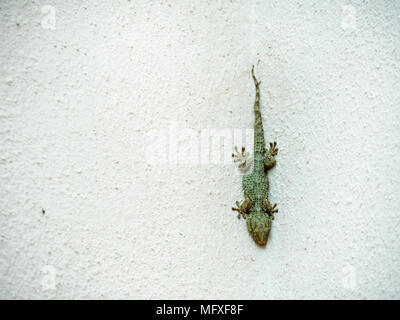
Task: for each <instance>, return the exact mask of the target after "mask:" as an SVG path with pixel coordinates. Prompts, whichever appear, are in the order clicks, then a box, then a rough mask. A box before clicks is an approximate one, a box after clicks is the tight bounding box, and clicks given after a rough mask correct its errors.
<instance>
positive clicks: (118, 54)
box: [0, 0, 400, 299]
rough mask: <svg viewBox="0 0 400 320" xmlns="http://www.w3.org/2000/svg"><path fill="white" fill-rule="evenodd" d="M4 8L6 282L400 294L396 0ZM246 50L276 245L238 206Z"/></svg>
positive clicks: (146, 290)
mask: <svg viewBox="0 0 400 320" xmlns="http://www.w3.org/2000/svg"><path fill="white" fill-rule="evenodd" d="M346 5H351V6H352V7H344V8H343V6H346ZM351 8H353V9H354V10H352V9H351ZM0 13H1V20H0V31H1V33H0V34H1V47H0V56H1V73H0V88H1V91H0V93H1V96H0V101H1V114H0V131H1V132H0V142H1V153H0V177H1V189H0V191H1V193H0V194H1V207H0V210H1V212H0V214H1V215H0V219H1V220H0V223H1V226H0V297H1V298H3V299H4V298H61V299H65V298H74V299H79V298H124V299H126V298H178V299H179V298H238V299H239V298H267V299H270V298H299V299H305V298H328V299H335V298H345V299H346V298H357V299H363V298H367V299H373V298H400V261H399V253H400V244H399V226H400V216H399V214H400V197H399V191H400V187H399V183H400V172H399V166H400V130H399V129H400V90H399V83H400V73H399V65H400V64H399V60H400V49H399V44H400V40H399V37H400V21H399V16H400V2H399V1H396V0H393V1H361V0H359V1H351V2H350V1H344V0H342V1H317V0H315V1H277V0H276V1H244V0H243V1H221V2H218V3H217V2H215V1H210V2H206V1H154V2H153V3H150V1H133V0H132V1H126V0H124V1H123V0H121V1H88V2H85V1H50V0H49V1H36V0H34V1H2V2H1V4H0ZM53 13H54V15H53ZM352 17H353V18H352ZM53 18H54V19H53ZM253 63H255V64H256V74H257V76H258V77H259V79H260V80H262V85H261V94H262V97H261V99H262V113H263V117H264V126H265V134H266V139H267V140H277V141H278V145H279V150H280V153H279V156H278V165H277V167H276V168H275V169H274V170H273V171H272V172H271V174H270V184H271V191H270V198H271V200H272V201H273V202H277V203H278V206H279V213H278V214H277V216H276V219H275V224H274V226H273V230H272V234H271V236H270V240H269V243H268V245H267V248H265V249H262V248H259V247H257V246H256V245H255V244H254V242H253V240H252V239H251V238H250V236H249V234H248V232H247V230H246V226H245V223H244V221H242V220H237V219H236V214H234V213H232V211H231V206H232V205H234V203H235V201H236V200H241V199H242V197H243V195H242V191H241V185H240V180H241V177H240V175H239V174H238V172H237V170H236V169H235V166H234V165H233V164H232V163H231V161H230V160H229V154H230V152H231V151H232V145H233V143H232V141H231V140H230V139H229V136H230V135H232V134H233V132H242V131H245V129H251V128H252V125H253V113H252V104H253V99H254V87H253V84H252V81H251V78H250V67H251V64H253ZM208 129H211V132H213V133H212V134H213V135H214V136H218V135H219V134H220V135H226V136H227V138H226V139H225V140H224V143H225V144H224V145H225V147H226V148H225V151H226V152H225V155H227V158H228V160H229V161H226V160H224V161H223V160H222V159H221V158H220V154H219V153H218V152H220V151H221V150H223V149H224V148H223V147H222V146H218V145H216V143H215V142H213V145H214V149H215V151H212V154H213V156H215V155H216V154H217V156H216V158H214V160H213V161H211V160H209V159H208V158H207V156H208V149H206V148H204V147H203V146H202V145H201V144H200V142H199V141H200V136H201V135H202V134H204V133H207V130H208ZM241 129H243V130H241ZM213 130H214V131H213ZM235 130H236V131H235ZM185 136H186V139H185ZM235 139H236V138H235ZM236 144H239V146H240V144H241V143H236ZM247 145H248V146H249V147H250V144H249V143H247ZM175 149H176V150H178V152H177V153H176V151H175ZM185 154H186V155H185ZM175 155H177V156H175ZM196 155H197V156H198V157H196ZM188 159H191V160H190V161H189V160H188ZM199 159H201V161H200V160H199ZM224 159H225V158H224ZM155 160H159V162H158V163H157V161H155ZM42 208H43V209H44V210H45V213H44V214H43V213H42Z"/></svg>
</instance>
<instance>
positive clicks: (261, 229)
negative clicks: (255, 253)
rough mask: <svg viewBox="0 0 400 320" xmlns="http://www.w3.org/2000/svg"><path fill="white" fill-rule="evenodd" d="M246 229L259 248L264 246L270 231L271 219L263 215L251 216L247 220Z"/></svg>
mask: <svg viewBox="0 0 400 320" xmlns="http://www.w3.org/2000/svg"><path fill="white" fill-rule="evenodd" d="M247 228H248V230H249V232H250V234H251V236H252V237H253V239H254V241H255V242H256V243H257V244H258V245H259V246H262V247H263V246H265V245H266V244H267V241H268V236H269V231H270V230H271V218H269V217H268V216H267V215H265V214H251V215H250V216H249V218H248V219H247Z"/></svg>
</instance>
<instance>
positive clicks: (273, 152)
mask: <svg viewBox="0 0 400 320" xmlns="http://www.w3.org/2000/svg"><path fill="white" fill-rule="evenodd" d="M269 152H270V154H271V155H272V156H274V157H275V156H277V155H278V148H277V147H276V141H274V142H273V143H272V142H270V143H269Z"/></svg>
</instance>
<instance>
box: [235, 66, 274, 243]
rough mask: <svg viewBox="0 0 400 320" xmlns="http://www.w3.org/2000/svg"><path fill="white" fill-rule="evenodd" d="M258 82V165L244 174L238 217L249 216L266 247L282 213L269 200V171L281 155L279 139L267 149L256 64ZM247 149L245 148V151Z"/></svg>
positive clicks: (256, 236)
mask: <svg viewBox="0 0 400 320" xmlns="http://www.w3.org/2000/svg"><path fill="white" fill-rule="evenodd" d="M251 74H252V76H253V80H254V84H255V86H256V101H255V102H254V113H255V122H254V165H253V171H252V172H251V173H250V174H247V175H245V176H243V181H242V183H243V189H244V196H245V199H244V201H243V202H242V203H241V204H240V203H239V201H236V205H237V208H232V210H234V211H238V212H239V214H238V218H240V217H241V216H242V217H243V218H245V219H246V218H247V228H248V230H249V232H250V234H251V235H252V237H253V239H254V241H255V242H256V243H257V244H258V245H260V246H265V245H266V244H267V241H268V235H269V232H270V230H271V226H272V220H273V219H274V216H273V214H274V213H275V212H278V210H277V209H276V204H274V205H273V206H271V204H270V203H269V201H268V191H269V183H268V177H267V171H268V170H269V169H271V168H273V167H274V166H275V164H276V160H275V156H276V155H277V154H278V148H277V147H276V142H274V143H270V148H269V149H266V147H265V141H264V128H263V124H262V118H261V112H260V83H261V81H257V79H256V77H255V75H254V66H253V68H252V69H251ZM243 151H244V150H243Z"/></svg>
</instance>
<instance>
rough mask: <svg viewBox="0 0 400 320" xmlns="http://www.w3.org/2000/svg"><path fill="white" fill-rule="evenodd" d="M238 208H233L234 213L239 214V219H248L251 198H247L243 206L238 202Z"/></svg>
mask: <svg viewBox="0 0 400 320" xmlns="http://www.w3.org/2000/svg"><path fill="white" fill-rule="evenodd" d="M236 206H237V208H233V207H232V210H233V211H237V212H239V213H238V219H240V216H242V217H243V218H244V219H246V217H247V214H249V211H250V207H251V200H250V198H249V197H246V199H244V201H243V202H242V204H240V203H239V201H236Z"/></svg>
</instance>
